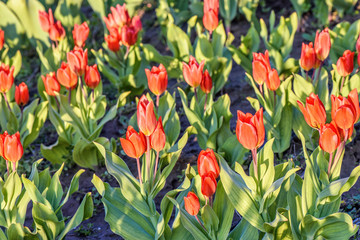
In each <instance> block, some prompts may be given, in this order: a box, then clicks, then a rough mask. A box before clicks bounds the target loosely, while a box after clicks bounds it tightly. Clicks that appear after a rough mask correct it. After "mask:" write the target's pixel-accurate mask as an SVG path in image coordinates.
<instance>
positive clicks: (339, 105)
mask: <svg viewBox="0 0 360 240" xmlns="http://www.w3.org/2000/svg"><path fill="white" fill-rule="evenodd" d="M359 117H360V109H359V97H358V94H357V89H353V90H352V91H351V92H350V93H349V96H348V98H345V97H343V96H338V97H336V96H334V95H331V118H332V120H333V121H335V123H336V125H337V126H338V127H339V128H341V129H343V130H348V129H350V128H352V127H353V126H354V124H355V123H356V122H357V121H358V119H359Z"/></svg>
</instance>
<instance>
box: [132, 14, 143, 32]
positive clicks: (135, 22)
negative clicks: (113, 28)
mask: <svg viewBox="0 0 360 240" xmlns="http://www.w3.org/2000/svg"><path fill="white" fill-rule="evenodd" d="M131 25H132V26H134V28H135V31H136V32H140V31H141V29H142V24H141V20H140V17H139V16H134V17H133V18H132V20H131Z"/></svg>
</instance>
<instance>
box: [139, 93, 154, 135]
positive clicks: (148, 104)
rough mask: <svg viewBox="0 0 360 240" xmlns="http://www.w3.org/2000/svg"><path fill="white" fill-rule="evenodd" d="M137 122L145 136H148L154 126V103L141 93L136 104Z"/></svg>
mask: <svg viewBox="0 0 360 240" xmlns="http://www.w3.org/2000/svg"><path fill="white" fill-rule="evenodd" d="M136 116H137V122H138V126H139V129H140V131H141V132H142V133H144V135H145V136H150V135H151V134H152V133H153V132H154V130H155V128H156V117H155V113H154V103H153V101H149V100H148V99H147V98H146V96H145V95H142V97H141V98H140V101H139V103H138V106H137V113H136Z"/></svg>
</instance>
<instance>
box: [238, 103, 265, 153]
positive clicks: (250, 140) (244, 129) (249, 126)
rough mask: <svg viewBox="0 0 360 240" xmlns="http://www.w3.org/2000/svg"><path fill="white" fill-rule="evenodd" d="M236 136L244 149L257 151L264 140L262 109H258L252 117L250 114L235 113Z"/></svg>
mask: <svg viewBox="0 0 360 240" xmlns="http://www.w3.org/2000/svg"><path fill="white" fill-rule="evenodd" d="M237 115H238V120H237V123H236V136H237V139H238V141H239V142H240V143H241V145H243V147H244V148H247V149H249V150H253V149H257V148H258V147H260V146H261V145H263V143H264V140H265V127H264V120H263V109H262V108H260V110H258V111H257V112H256V114H255V115H254V116H253V115H252V114H251V113H246V114H245V113H243V112H242V111H240V110H239V111H238V112H237Z"/></svg>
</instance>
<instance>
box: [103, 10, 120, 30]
mask: <svg viewBox="0 0 360 240" xmlns="http://www.w3.org/2000/svg"><path fill="white" fill-rule="evenodd" d="M103 19H104V22H105V24H106V28H107V29H108V30H110V29H118V28H119V26H118V25H117V23H116V22H115V19H114V16H113V15H112V14H111V13H109V14H108V17H105V16H104V18H103Z"/></svg>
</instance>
